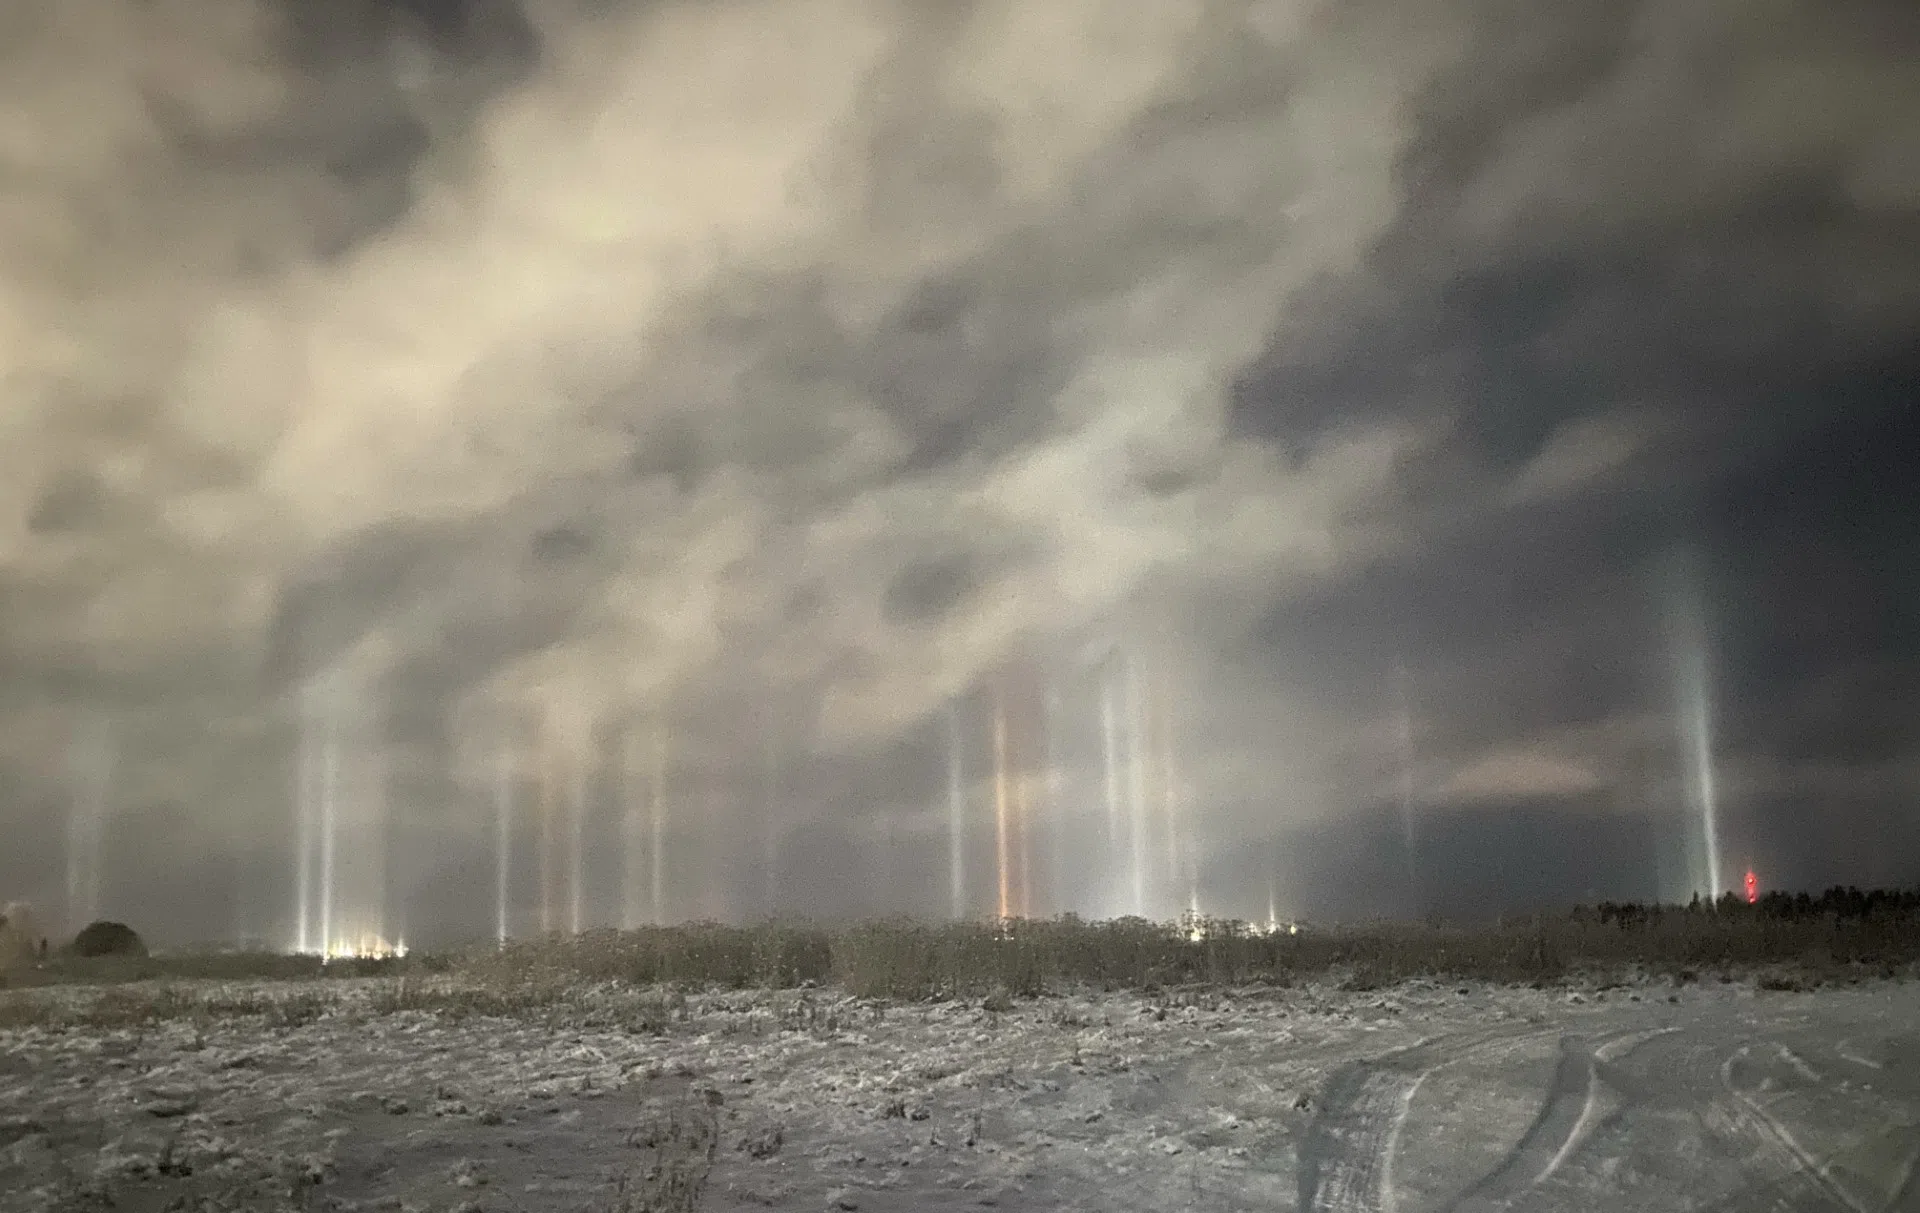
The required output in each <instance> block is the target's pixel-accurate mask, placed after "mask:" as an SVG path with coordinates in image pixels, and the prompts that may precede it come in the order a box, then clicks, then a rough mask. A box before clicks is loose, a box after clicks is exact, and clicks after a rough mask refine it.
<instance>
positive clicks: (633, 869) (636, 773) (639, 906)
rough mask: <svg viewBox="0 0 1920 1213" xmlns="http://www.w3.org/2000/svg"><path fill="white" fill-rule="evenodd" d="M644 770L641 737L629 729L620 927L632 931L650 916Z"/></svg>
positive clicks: (625, 736) (623, 767) (623, 750)
mask: <svg viewBox="0 0 1920 1213" xmlns="http://www.w3.org/2000/svg"><path fill="white" fill-rule="evenodd" d="M641 769H642V768H641V754H640V737H639V735H638V734H637V733H635V732H634V730H633V728H632V727H631V726H629V727H628V728H627V729H625V730H623V731H622V732H621V734H620V802H621V817H620V855H621V866H620V926H621V928H622V929H624V930H628V931H631V930H633V929H634V928H635V927H638V926H640V925H641V923H642V922H644V921H645V916H646V909H645V906H644V904H643V902H642V901H641V897H640V893H641V890H642V889H643V888H644V887H645V885H646V877H645V874H644V872H643V870H642V867H641V864H642V861H643V860H644V859H645V858H646V845H645V842H644V839H643V837H642V835H643V831H644V817H643V815H642V813H641V803H642V799H641V796H640V792H639V786H640V774H641Z"/></svg>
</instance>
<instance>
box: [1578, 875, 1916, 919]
mask: <svg viewBox="0 0 1920 1213" xmlns="http://www.w3.org/2000/svg"><path fill="white" fill-rule="evenodd" d="M1687 914H1735V915H1755V916H1759V917H1763V918H1771V919H1780V920H1784V921H1806V920H1813V919H1842V920H1849V919H1874V918H1878V919H1890V918H1920V889H1859V888H1855V887H1854V886H1852V885H1846V886H1841V885H1834V886H1833V887H1832V888H1830V889H1827V890H1826V891H1825V892H1823V893H1818V894H1815V893H1805V892H1801V893H1786V892H1778V891H1776V892H1772V893H1765V894H1762V895H1761V896H1760V898H1759V900H1757V901H1753V902H1749V901H1748V900H1747V899H1746V898H1744V897H1742V896H1740V895H1739V894H1737V893H1723V894H1721V896H1720V898H1719V899H1718V900H1717V901H1706V900H1703V899H1702V898H1701V897H1700V896H1699V895H1698V894H1696V895H1695V896H1694V899H1693V900H1692V901H1691V902H1690V903H1688V904H1687V905H1684V906H1675V905H1649V904H1647V903H1644V902H1619V901H1603V902H1601V903H1600V904H1599V905H1597V906H1591V907H1589V906H1581V907H1578V908H1577V909H1575V910H1574V912H1573V916H1574V918H1575V919H1581V920H1584V919H1589V918H1597V919H1598V920H1599V921H1600V922H1602V923H1608V924H1615V925H1618V926H1620V927H1623V928H1627V927H1636V926H1647V925H1650V924H1652V923H1656V922H1659V921H1660V920H1661V919H1662V918H1664V917H1666V916H1668V915H1687Z"/></svg>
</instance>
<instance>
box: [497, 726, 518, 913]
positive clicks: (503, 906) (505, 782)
mask: <svg viewBox="0 0 1920 1213" xmlns="http://www.w3.org/2000/svg"><path fill="white" fill-rule="evenodd" d="M497 761H498V767H497V769H496V771H495V772H494V787H493V941H494V945H495V946H496V947H501V948H504V947H506V946H507V939H508V936H509V925H510V924H509V923H508V921H507V919H508V914H507V903H508V895H509V890H510V888H511V884H512V880H513V777H514V769H513V750H512V749H511V748H510V747H509V746H506V745H502V746H501V747H500V754H499V758H498V760H497Z"/></svg>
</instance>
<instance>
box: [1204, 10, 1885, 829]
mask: <svg viewBox="0 0 1920 1213" xmlns="http://www.w3.org/2000/svg"><path fill="white" fill-rule="evenodd" d="M1485 16H1486V22H1485V25H1484V26H1483V29H1484V37H1483V39H1482V40H1481V49H1480V50H1479V51H1475V52H1470V53H1469V54H1468V55H1467V56H1465V58H1464V59H1463V61H1462V62H1461V64H1460V65H1459V70H1457V71H1450V72H1446V73H1443V74H1442V75H1441V77H1440V78H1439V79H1438V80H1437V81H1436V82H1435V83H1434V85H1433V86H1432V87H1431V88H1430V89H1429V90H1428V91H1427V93H1426V97H1425V103H1424V105H1423V108H1422V112H1423V115H1424V117H1425V121H1424V123H1423V127H1422V132H1421V134H1420V135H1418V136H1417V137H1416V138H1414V139H1413V140H1411V141H1410V143H1409V146H1408V148H1407V149H1406V151H1405V153H1404V154H1403V156H1402V158H1401V162H1400V174H1401V180H1402V182H1403V184H1404V186H1405V189H1406V199H1407V205H1406V206H1405V208H1404V209H1403V210H1402V211H1401V213H1400V217H1399V220H1398V222H1397V224H1396V225H1395V227H1394V228H1393V229H1392V230H1391V231H1389V232H1388V233H1386V234H1384V235H1383V237H1382V238H1381V240H1380V241H1379V242H1378V243H1377V245H1376V246H1375V249H1374V253H1373V255H1372V256H1371V258H1370V259H1369V263H1368V265H1367V266H1366V267H1365V269H1364V270H1363V272H1361V273H1358V274H1355V275H1352V276H1350V277H1347V278H1344V279H1342V278H1330V279H1328V280H1325V281H1323V282H1322V283H1320V284H1318V285H1317V286H1316V288H1315V289H1314V291H1312V292H1310V293H1309V295H1308V296H1306V298H1309V299H1311V300H1312V303H1313V306H1312V307H1311V308H1308V309H1306V310H1307V311H1308V312H1309V313H1310V314H1312V315H1314V316H1316V317H1317V319H1315V320H1313V321H1310V322H1309V323H1308V324H1306V325H1304V326H1297V327H1292V328H1290V329H1288V330H1285V331H1283V332H1281V333H1279V334H1277V335H1276V338H1275V340H1274V341H1273V342H1272V343H1271V344H1270V346H1269V348H1268V350H1267V351H1266V353H1265V354H1264V355H1263V356H1262V357H1261V358H1260V359H1259V360H1257V362H1256V363H1255V364H1254V365H1252V366H1251V367H1250V368H1249V369H1248V370H1247V372H1246V374H1245V376H1244V377H1243V379H1242V380H1241V382H1240V384H1239V386H1238V389H1237V392H1236V407H1235V419H1236V424H1237V425H1239V426H1240V427H1242V429H1243V430H1244V432H1247V433H1252V434H1259V435H1261V436H1263V437H1265V438H1267V439H1269V440H1273V441H1278V442H1281V443H1285V442H1289V441H1299V440H1301V439H1302V438H1303V437H1305V436H1309V435H1312V434H1316V433H1322V432H1325V431H1327V430H1329V429H1337V428H1338V427H1342V426H1350V425H1353V424H1356V423H1364V421H1365V420H1366V419H1368V418H1373V417H1380V416H1405V415H1407V414H1408V413H1409V411H1412V412H1413V413H1415V414H1422V415H1426V416H1430V417H1433V418H1435V419H1437V420H1438V421H1439V422H1440V423H1441V424H1444V425H1445V426H1446V428H1447V438H1446V440H1445V441H1443V442H1440V443H1437V444H1435V445H1434V446H1433V447H1431V448H1430V449H1429V451H1428V453H1427V455H1426V457H1425V458H1422V459H1418V460H1415V461H1413V462H1412V463H1410V464H1409V465H1408V466H1407V467H1406V468H1405V469H1404V470H1403V473H1402V476H1401V478H1400V481H1399V490H1400V493H1401V494H1402V496H1401V500H1400V502H1399V514H1398V516H1399V517H1400V518H1402V519H1403V520H1404V522H1405V526H1406V533H1407V534H1408V535H1409V536H1410V537H1411V539H1412V541H1411V542H1409V543H1407V544H1406V545H1405V546H1404V547H1403V548H1402V549H1401V551H1400V552H1399V554H1397V555H1396V556H1393V557H1390V558H1388V559H1385V560H1382V561H1379V562H1376V563H1375V564H1373V565H1372V566H1370V567H1368V568H1367V569H1365V570H1363V571H1357V572H1355V573H1354V574H1352V575H1350V576H1347V577H1342V578H1336V579H1335V580H1333V581H1332V582H1330V583H1328V584H1326V585H1324V586H1322V587H1317V588H1316V589H1314V590H1312V591H1310V592H1309V593H1307V594H1304V595H1299V596H1294V597H1291V598H1289V600H1288V601H1286V602H1285V603H1283V604H1281V605H1280V606H1278V607H1277V608H1276V609H1275V610H1274V612H1273V613H1272V614H1271V615H1270V616H1269V618H1268V620H1267V623H1266V626H1265V627H1264V628H1263V635H1264V636H1265V637H1266V638H1267V642H1268V643H1269V644H1271V645H1283V646H1289V647H1291V648H1294V649H1298V648H1301V647H1306V648H1309V649H1310V651H1311V652H1312V656H1311V657H1310V658H1307V659H1304V660H1302V659H1295V660H1296V665H1297V666H1298V667H1299V668H1300V670H1301V676H1302V677H1303V678H1305V679H1306V680H1307V681H1308V682H1309V684H1312V685H1319V686H1321V687H1322V688H1323V690H1324V691H1325V693H1328V694H1332V695H1337V696H1340V697H1341V699H1342V701H1343V702H1344V701H1361V702H1364V701H1365V700H1366V699H1367V698H1368V697H1369V696H1368V692H1367V691H1366V690H1361V691H1355V690H1353V689H1352V688H1353V687H1354V685H1355V684H1356V683H1358V684H1359V685H1360V686H1362V687H1364V688H1380V687H1383V686H1384V685H1385V683H1386V681H1387V679H1388V677H1389V671H1390V668H1391V667H1392V665H1393V664H1394V663H1395V662H1404V663H1405V664H1407V665H1408V666H1410V667H1411V669H1412V671H1413V682H1414V685H1415V686H1416V688H1418V690H1417V692H1416V696H1415V699H1416V707H1417V711H1418V712H1419V714H1420V716H1421V720H1420V723H1419V726H1418V727H1419V734H1420V741H1421V743H1422V745H1423V747H1426V757H1427V760H1428V763H1429V765H1428V766H1426V767H1424V768H1423V774H1424V776H1425V777H1426V778H1430V779H1440V778H1443V777H1444V774H1445V771H1446V770H1447V769H1448V767H1449V766H1450V765H1451V766H1454V767H1456V768H1457V766H1458V764H1460V763H1461V762H1463V761H1465V760H1466V759H1467V758H1468V757H1470V756H1471V755H1473V754H1475V753H1482V752H1486V751H1489V750H1492V751H1494V752H1496V753H1498V752H1500V751H1501V750H1502V749H1503V748H1505V747H1514V746H1524V745H1526V744H1528V742H1527V740H1525V739H1528V738H1531V743H1532V744H1533V745H1534V746H1535V748H1536V749H1537V750H1538V751H1540V752H1543V753H1546V754H1555V753H1556V752H1557V751H1567V750H1570V751H1572V752H1573V753H1574V754H1577V755H1578V754H1584V755H1585V757H1586V760H1587V761H1590V762H1597V763H1599V764H1601V765H1602V766H1603V767H1604V766H1607V765H1614V766H1618V765H1620V764H1628V765H1633V764H1643V763H1646V762H1649V761H1653V760H1654V758H1653V757H1651V756H1652V755H1657V754H1658V751H1659V749H1660V748H1661V747H1662V746H1671V744H1672V741H1671V738H1670V736H1669V737H1663V736H1661V730H1660V729H1658V728H1649V727H1647V725H1648V724H1649V723H1651V722H1649V721H1648V720H1646V716H1647V714H1649V713H1655V714H1658V713H1662V712H1663V711H1664V710H1665V707H1666V705H1667V704H1668V703H1669V702H1670V701H1671V697H1672V695H1673V690H1672V687H1671V680H1672V667H1671V659H1670V655H1669V653H1668V652H1667V649H1666V644H1667V634H1668V632H1669V631H1670V627H1669V620H1668V618H1667V617H1668V616H1669V615H1670V614H1671V611H1672V607H1673V603H1672V598H1673V593H1674V587H1673V586H1672V585H1671V584H1670V578H1668V577H1665V576H1663V573H1662V570H1663V568H1664V566H1665V564H1666V562H1667V560H1668V558H1669V557H1670V555H1671V553H1672V552H1673V551H1674V550H1675V549H1676V548H1677V547H1681V546H1692V547H1697V548H1699V549H1701V550H1704V551H1706V552H1708V553H1710V556H1709V559H1708V562H1707V563H1708V566H1709V568H1710V569H1711V570H1712V571H1711V573H1710V575H1709V576H1708V578H1707V580H1708V585H1707V588H1706V593H1707V594H1708V596H1709V601H1710V607H1709V613H1710V616H1711V619H1712V623H1711V627H1710V639H1711V641H1712V643H1713V644H1714V647H1715V653H1714V656H1713V658H1712V664H1713V670H1714V677H1715V679H1716V682H1717V686H1716V688H1715V691H1716V694H1717V695H1718V696H1719V699H1720V706H1721V708H1722V709H1723V711H1724V719H1722V720H1721V721H1720V722H1719V725H1720V728H1721V731H1722V732H1721V740H1722V743H1723V744H1724V745H1725V746H1726V747H1727V749H1728V750H1729V752H1730V753H1732V754H1739V753H1742V752H1744V751H1748V750H1751V751H1752V752H1754V753H1756V754H1767V755H1773V756H1774V757H1776V758H1778V759H1779V760H1781V761H1785V762H1788V763H1789V764H1791V763H1792V762H1794V761H1796V757H1795V756H1796V755H1797V754H1800V753H1802V752H1804V755H1805V757H1807V758H1809V759H1811V758H1815V757H1817V756H1832V755H1834V754H1835V752H1836V751H1835V747H1836V746H1837V745H1838V746H1839V747H1840V748H1841V749H1844V750H1845V751H1847V757H1848V758H1851V759H1855V760H1868V759H1871V760H1874V761H1882V762H1884V761H1888V760H1890V759H1892V758H1894V757H1896V756H1898V755H1901V754H1911V753H1912V752H1913V746H1914V741H1915V739H1914V737H1913V734H1912V731H1911V730H1910V729H1907V728H1905V727H1904V726H1901V725H1899V724H1897V723H1894V721H1896V720H1897V719H1899V716H1898V714H1897V713H1895V714H1892V715H1890V714H1889V713H1888V711H1887V706H1888V703H1889V701H1890V700H1891V699H1892V698H1893V697H1894V696H1895V695H1896V694H1898V692H1896V691H1894V690H1893V688H1894V687H1895V686H1898V687H1903V688H1911V687H1912V686H1913V683H1912V677H1913V662H1912V659H1911V654H1910V652H1909V650H1910V649H1911V644H1910V642H1909V641H1908V640H1907V639H1905V633H1903V632H1902V631H1901V630H1900V629H1899V628H1898V627H1897V626H1894V620H1896V619H1898V618H1900V617H1902V616H1903V615H1904V614H1909V613H1910V611H1911V603H1912V601H1913V597H1912V595H1913V584H1914V574H1913V571H1912V570H1913V569H1914V568H1915V567H1916V565H1915V553H1914V549H1913V545H1912V539H1911V533H1912V532H1911V528H1910V527H1909V526H1908V525H1906V524H1905V523H1903V522H1902V521H1900V519H1901V518H1903V517H1904V516H1906V515H1907V514H1908V513H1909V512H1910V510H1911V507H1912V504H1913V501H1914V491H1913V490H1912V489H1911V488H1910V487H1908V486H1910V485H1911V484H1913V483H1914V482H1915V473H1916V472H1920V467H1916V466H1915V464H1914V458H1913V456H1912V455H1911V454H1910V452H1911V451H1912V450H1914V449H1916V447H1915V445H1914V443H1913V441H1912V438H1913V435H1912V434H1911V430H1912V422H1911V420H1910V417H1911V401H1912V400H1913V398H1914V396H1915V393H1916V390H1920V364H1916V363H1915V362H1914V361H1913V359H1912V356H1911V354H1910V353H1909V352H1908V351H1909V349H1910V343H1911V340H1912V334H1913V333H1914V332H1916V331H1920V251H1916V250H1920V221H1917V220H1916V218H1915V216H1916V215H1920V211H1916V210H1915V209H1914V208H1913V207H1912V205H1911V203H1912V201H1913V200H1914V198H1915V197H1917V196H1920V194H1917V193H1916V189H1915V187H1916V186H1920V181H1917V180H1916V179H1915V178H1913V177H1912V176H1911V175H1909V176H1907V177H1906V178H1904V179H1902V180H1903V181H1904V184H1902V185H1901V186H1899V187H1897V188H1895V189H1892V190H1887V189H1877V190H1873V191H1865V190H1863V189H1861V188H1860V181H1861V177H1862V173H1863V172H1865V171H1866V170H1865V169H1864V168H1863V166H1866V165H1876V166H1885V165H1892V164H1898V163H1907V162H1908V161H1910V160H1911V152H1912V138H1911V133H1910V132H1911V126H1910V123H1905V122H1903V120H1902V119H1900V117H1899V115H1901V114H1903V113H1904V114H1906V115H1909V117H1910V116H1911V115H1913V114H1914V113H1920V94H1916V91H1915V89H1914V88H1913V86H1912V84H1911V82H1910V80H1908V79H1907V78H1906V77H1905V76H1904V75H1902V74H1901V69H1899V68H1898V66H1897V64H1898V62H1899V61H1902V60H1904V58H1905V57H1906V56H1908V55H1910V54H1911V52H1912V49H1913V48H1914V47H1915V46H1916V45H1920V42H1916V38H1915V34H1916V32H1917V31H1916V27H1915V25H1914V22H1913V18H1912V13H1911V12H1910V10H1907V9H1904V8H1903V7H1901V6H1883V5H1850V6H1843V7H1841V8H1834V7H1832V6H1820V7H1817V8H1816V7H1802V8H1797V9H1792V10H1773V11H1769V12H1768V13H1767V14H1765V15H1760V14H1758V13H1757V11H1755V10H1740V9H1736V8H1735V7H1733V6H1721V5H1690V6H1679V7H1677V8H1676V7H1673V6H1665V7H1664V8H1662V9H1658V10H1656V9H1654V8H1652V7H1645V6H1641V7H1636V6H1630V5H1617V4H1605V5H1594V6H1584V7H1583V6H1574V7H1572V8H1564V7H1562V8H1555V9H1552V10H1545V9H1537V8H1535V9H1528V10H1527V11H1525V12H1522V11H1520V10H1518V9H1514V10H1510V11H1502V10H1497V9H1494V8H1488V9H1487V10H1485ZM1841 63H1844V64H1845V65H1846V68H1845V70H1844V71H1835V72H1834V73H1833V74H1832V75H1831V76H1828V75H1824V74H1819V73H1820V72H1821V70H1822V69H1819V68H1816V67H1815V65H1827V66H1833V67H1837V65H1839V64H1841ZM1683 68H1685V70H1682V69H1683ZM1789 98H1791V100H1790V101H1789ZM1550 134H1551V135H1552V136H1553V138H1554V139H1555V140H1557V141H1558V143H1559V145H1558V146H1555V145H1553V144H1552V143H1550V142H1549V135H1550ZM1903 148H1904V149H1905V153H1904V155H1905V156H1906V159H1905V160H1903V159H1902V155H1903V153H1902V151H1901V149H1903ZM1656 165H1657V166H1659V168H1660V173H1659V175H1655V174H1654V173H1653V172H1652V171H1650V170H1651V168H1652V166H1656ZM1911 167H1912V166H1911V165H1910V164H1909V169H1911ZM1875 171H1876V172H1879V171H1880V170H1879V169H1877V168H1876V169H1875ZM1895 179H1897V178H1893V177H1882V178H1881V180H1882V181H1891V180H1895ZM1896 198H1905V199H1906V202H1905V203H1904V204H1901V203H1897V202H1896V201H1895V199H1896ZM1903 604H1904V605H1903ZM1867 669H1873V670H1876V671H1878V672H1877V673H1876V674H1875V675H1873V676H1864V675H1863V673H1862V671H1864V670H1867ZM1847 671H1853V672H1852V673H1848V672H1847ZM1839 688H1845V689H1839ZM1373 699H1374V701H1375V702H1376V703H1379V702H1384V701H1385V694H1384V692H1382V691H1377V690H1376V691H1374V692H1373ZM1815 705H1823V706H1815ZM1843 705H1844V706H1843ZM1816 722H1818V723H1816ZM1669 727H1670V726H1669ZM1843 738H1844V739H1845V740H1844V743H1843V742H1842V739H1843ZM1734 761H1737V759H1735V760H1734ZM1667 765H1669V766H1671V758H1668V760H1667ZM1429 794H1430V795H1444V793H1443V792H1433V793H1429ZM1909 794H1910V790H1909V789H1905V788H1902V787H1898V786H1893V785H1889V786H1888V787H1887V788H1886V789H1885V791H1884V795H1885V796H1886V797H1887V811H1888V812H1889V813H1893V812H1897V811H1898V810H1897V808H1896V807H1895V806H1896V805H1897V804H1898V803H1900V802H1901V798H1902V797H1904V796H1906V795H1909Z"/></svg>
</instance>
